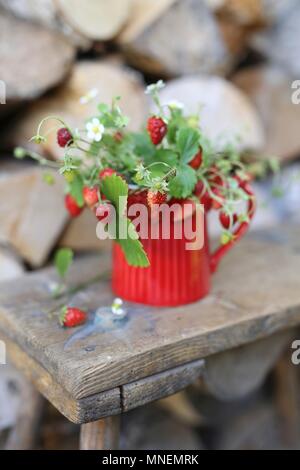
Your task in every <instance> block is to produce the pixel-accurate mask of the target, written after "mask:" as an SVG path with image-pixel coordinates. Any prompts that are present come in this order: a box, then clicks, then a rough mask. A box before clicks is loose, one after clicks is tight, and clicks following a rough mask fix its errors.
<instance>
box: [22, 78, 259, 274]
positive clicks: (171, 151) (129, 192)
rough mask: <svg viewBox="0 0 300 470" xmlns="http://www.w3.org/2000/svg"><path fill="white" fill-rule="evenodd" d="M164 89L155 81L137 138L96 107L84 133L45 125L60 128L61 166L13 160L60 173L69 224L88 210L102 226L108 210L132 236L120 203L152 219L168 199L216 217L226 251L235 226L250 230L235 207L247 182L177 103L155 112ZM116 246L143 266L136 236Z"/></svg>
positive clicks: (235, 158) (115, 108)
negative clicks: (139, 207)
mask: <svg viewBox="0 0 300 470" xmlns="http://www.w3.org/2000/svg"><path fill="white" fill-rule="evenodd" d="M163 86H164V84H163V82H161V81H160V82H158V83H157V84H155V85H150V86H149V87H148V88H147V91H146V93H147V94H149V95H151V96H152V98H153V100H154V103H155V104H156V105H157V112H156V114H155V115H153V116H151V117H150V118H149V120H148V124H147V129H145V130H144V131H142V132H141V133H133V132H129V131H127V130H126V126H127V124H128V119H127V118H126V117H125V116H124V115H123V114H122V112H121V109H120V107H119V104H118V101H119V100H118V99H115V100H114V101H113V103H112V105H111V106H108V105H107V104H100V105H99V106H98V110H97V112H96V114H95V116H94V117H92V118H91V119H89V120H88V121H87V123H86V125H85V128H84V129H82V130H80V129H76V130H74V129H71V128H70V127H68V125H67V124H66V123H65V122H63V121H62V120H61V119H57V118H54V117H52V116H51V117H48V118H46V119H56V120H57V121H58V123H59V126H58V127H59V128H58V131H57V140H58V145H59V146H60V147H63V148H64V149H65V155H64V159H63V160H61V161H59V162H54V161H49V160H47V159H45V158H43V157H41V156H40V155H38V154H36V153H34V152H28V151H27V150H24V149H22V148H17V149H16V150H15V156H16V157H18V158H23V157H25V156H26V155H29V156H31V157H32V158H34V159H36V160H38V161H39V162H40V163H41V164H43V165H50V166H52V167H57V168H58V169H59V173H60V174H62V175H63V176H64V177H65V180H66V197H65V205H66V208H67V210H68V212H69V213H70V215H71V216H72V217H77V216H79V215H80V213H81V212H82V210H83V208H84V207H85V206H88V207H90V208H91V209H92V210H93V211H94V212H95V215H96V216H97V217H98V218H99V220H100V221H103V220H107V217H106V216H107V214H108V212H109V208H110V207H111V205H113V206H114V207H115V209H116V211H117V212H119V214H118V215H119V216H121V217H124V218H125V219H126V224H127V228H128V231H131V233H132V232H134V230H135V227H134V226H133V225H132V222H131V221H130V219H129V218H127V212H126V207H125V208H124V207H122V208H121V207H120V206H119V203H118V200H119V198H120V196H123V197H125V198H127V199H126V200H127V203H128V204H130V203H131V202H133V201H139V202H143V203H144V204H146V205H147V206H148V208H149V210H150V211H151V208H152V207H153V206H157V205H160V204H162V203H165V202H169V201H170V200H173V199H175V200H186V199H191V200H193V201H195V202H196V203H199V202H200V203H201V204H203V205H204V207H205V210H206V211H208V210H210V209H217V210H219V211H220V222H221V225H222V227H223V233H222V243H223V244H227V243H230V242H231V241H232V239H233V237H234V235H233V228H234V226H235V225H236V224H237V223H241V222H246V223H247V222H249V214H247V215H245V214H237V212H236V207H237V204H238V203H239V202H240V201H247V199H248V198H249V197H251V196H249V195H248V194H247V193H246V192H245V191H243V185H244V184H246V183H247V181H248V180H249V178H250V177H249V174H248V172H247V170H246V168H245V165H244V164H243V163H242V161H241V157H240V154H239V153H238V152H237V151H236V150H235V149H234V148H233V147H231V146H228V148H227V149H225V150H224V151H223V152H221V153H220V152H216V151H215V150H214V146H213V144H212V143H211V142H210V141H209V140H208V139H207V138H206V137H205V135H203V133H202V131H201V128H200V126H199V116H194V115H193V116H186V115H185V114H184V109H183V106H182V105H181V104H180V103H176V102H174V103H169V104H168V105H165V106H163V105H162V104H161V102H160V99H159V90H160V89H161V88H162V87H163ZM44 122H45V120H44V121H42V122H41V124H40V126H39V129H38V132H37V135H36V136H35V137H34V138H33V139H34V141H35V142H36V143H42V142H43V141H45V139H46V137H45V136H43V135H42V127H43V124H44ZM49 177H50V176H49ZM120 211H121V212H122V213H121V214H120ZM116 242H117V243H119V244H120V245H121V246H122V248H123V251H124V253H125V256H126V259H127V261H128V263H129V264H130V265H133V266H141V267H145V266H148V264H149V261H148V258H147V255H146V253H145V251H144V249H143V246H142V243H141V242H140V240H139V239H138V236H137V237H130V239H123V238H122V239H121V238H118V235H117V239H116Z"/></svg>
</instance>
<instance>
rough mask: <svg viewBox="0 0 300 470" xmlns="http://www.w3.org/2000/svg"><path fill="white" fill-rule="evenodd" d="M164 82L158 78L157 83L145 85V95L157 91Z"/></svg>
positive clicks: (163, 85)
mask: <svg viewBox="0 0 300 470" xmlns="http://www.w3.org/2000/svg"><path fill="white" fill-rule="evenodd" d="M165 86H166V85H165V83H164V81H163V80H159V81H158V82H157V83H153V84H152V85H149V86H147V88H146V91H145V94H146V95H153V94H155V93H158V92H159V91H160V90H162V89H163V88H165Z"/></svg>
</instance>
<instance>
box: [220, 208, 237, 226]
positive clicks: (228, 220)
mask: <svg viewBox="0 0 300 470" xmlns="http://www.w3.org/2000/svg"><path fill="white" fill-rule="evenodd" d="M219 219H220V222H221V225H222V226H223V227H224V228H225V229H226V230H228V229H230V226H231V225H232V226H233V225H235V224H236V223H237V221H238V216H237V214H233V215H232V217H230V215H229V214H226V212H220V215H219Z"/></svg>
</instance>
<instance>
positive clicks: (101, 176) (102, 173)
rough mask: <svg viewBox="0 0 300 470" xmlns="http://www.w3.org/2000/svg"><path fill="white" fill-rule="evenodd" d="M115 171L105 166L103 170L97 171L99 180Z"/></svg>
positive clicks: (113, 173)
mask: <svg viewBox="0 0 300 470" xmlns="http://www.w3.org/2000/svg"><path fill="white" fill-rule="evenodd" d="M116 174H117V172H116V170H113V169H112V168H105V169H104V170H102V171H100V173H99V178H100V179H101V180H104V179H105V178H107V177H108V176H112V175H116Z"/></svg>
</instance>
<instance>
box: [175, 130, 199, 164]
mask: <svg viewBox="0 0 300 470" xmlns="http://www.w3.org/2000/svg"><path fill="white" fill-rule="evenodd" d="M199 140H200V135H199V132H198V131H197V130H196V129H191V128H189V127H184V128H182V129H180V130H179V132H178V134H177V142H176V143H177V148H178V150H179V152H180V155H181V161H182V163H189V162H190V161H191V160H192V159H193V157H194V156H195V155H196V153H197V152H198V151H199Z"/></svg>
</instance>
